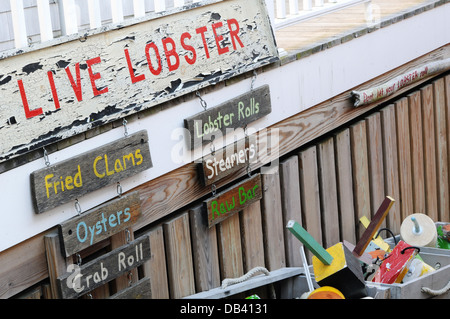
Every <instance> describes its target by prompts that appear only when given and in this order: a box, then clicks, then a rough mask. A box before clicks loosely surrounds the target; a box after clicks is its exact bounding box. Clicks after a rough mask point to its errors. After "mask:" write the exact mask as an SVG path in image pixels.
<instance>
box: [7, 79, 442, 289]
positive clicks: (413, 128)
mask: <svg viewBox="0 0 450 319" xmlns="http://www.w3.org/2000/svg"><path fill="white" fill-rule="evenodd" d="M449 102H450V75H444V76H441V77H440V78H437V79H435V80H433V81H432V82H427V83H424V84H423V85H422V86H421V87H418V88H416V89H415V90H414V91H413V92H409V93H408V94H407V95H405V96H401V97H398V98H397V99H395V100H392V101H389V103H385V104H384V106H383V107H382V108H379V109H375V110H373V111H372V112H369V113H367V114H364V115H363V116H362V117H359V118H356V119H355V120H354V121H351V122H348V123H346V124H345V125H343V126H340V127H338V128H337V129H336V130H333V131H330V132H328V133H326V134H324V135H322V136H319V137H317V138H316V139H314V140H312V141H311V143H309V144H307V145H305V146H303V147H301V148H298V149H295V150H293V151H292V152H289V153H288V154H286V155H284V156H283V157H281V158H280V159H279V160H280V161H279V164H278V165H272V167H271V169H270V170H267V171H266V174H264V175H263V185H264V191H263V198H262V199H261V200H260V201H259V202H256V203H254V204H252V205H251V206H250V207H248V208H246V209H245V210H244V211H241V212H239V213H238V214H235V215H234V216H233V217H231V218H229V219H227V220H225V221H223V222H222V223H220V224H218V225H215V226H213V227H211V228H208V227H207V226H206V221H205V220H204V219H205V216H204V212H203V211H202V208H201V205H200V204H201V202H199V201H196V202H193V203H191V204H189V206H187V207H184V208H182V209H180V210H177V211H176V212H174V213H173V214H171V215H170V216H169V218H168V219H166V220H164V221H157V222H155V223H153V224H152V225H151V229H150V230H146V229H145V228H142V229H141V230H140V231H139V232H137V233H135V235H137V236H142V235H146V234H150V236H151V245H152V247H151V249H152V259H151V260H150V261H148V262H147V263H146V264H145V265H144V266H142V268H143V270H144V271H143V274H144V275H146V276H148V277H150V279H151V281H152V291H153V292H155V294H154V295H153V297H158V298H167V297H170V298H182V297H185V296H188V295H190V294H194V293H197V292H201V291H205V290H208V289H211V288H215V287H218V286H220V283H221V281H222V280H223V279H225V278H230V277H238V276H241V275H242V274H244V273H245V272H247V271H248V270H249V269H251V268H253V267H256V266H264V267H266V268H269V270H276V269H279V268H281V267H285V266H301V262H300V259H299V258H298V255H299V250H298V247H299V246H298V243H297V242H296V241H295V240H294V241H293V240H292V235H291V234H289V233H288V232H286V231H285V225H286V223H287V220H289V219H292V218H294V219H296V220H297V221H299V222H300V223H301V224H302V225H303V226H304V227H305V228H306V229H307V230H308V231H309V232H310V233H311V234H312V235H313V236H314V237H315V238H316V239H317V240H318V241H319V242H321V243H323V245H324V246H325V247H328V246H331V245H333V244H335V243H336V242H337V241H342V240H343V239H347V240H350V241H352V242H355V241H356V240H358V239H359V238H360V234H361V231H360V230H361V227H360V223H359V218H360V217H362V216H367V217H368V218H369V219H370V218H371V217H372V216H373V214H374V213H375V211H376V207H378V206H379V205H380V204H381V202H382V197H384V196H385V195H390V196H392V197H393V198H394V199H395V200H396V201H395V203H394V206H393V207H392V210H391V211H390V213H389V214H388V218H387V219H386V222H385V224H386V225H385V226H386V227H388V228H390V229H392V230H393V231H394V232H395V233H398V230H399V227H400V224H401V222H402V220H403V218H404V217H405V216H407V215H410V214H412V213H416V212H423V213H425V214H427V215H429V216H430V217H432V218H433V219H435V220H436V221H437V220H440V221H447V222H448V221H450V207H449V198H448V194H449V190H448V187H449V186H448V185H449V174H448V169H449V167H450V154H449V149H450V136H449V128H450V121H449V119H450V115H449V114H450V103H449ZM420 110H421V112H420ZM436 114H438V115H436ZM420 119H422V120H420ZM420 123H422V124H421V125H420ZM417 130H420V132H417ZM420 136H422V138H420ZM418 139H419V140H420V141H419V140H418ZM413 151H414V152H417V153H418V154H415V153H414V152H413ZM422 155H423V157H424V160H423V161H421V160H420V158H421V157H422ZM427 166H428V167H427ZM10 260H11V258H10ZM136 279H137V278H136ZM41 291H43V289H41ZM3 294H4V293H3ZM30 294H33V296H36V295H39V293H38V294H36V289H33V290H30ZM106 294H107V295H108V294H109V293H106Z"/></svg>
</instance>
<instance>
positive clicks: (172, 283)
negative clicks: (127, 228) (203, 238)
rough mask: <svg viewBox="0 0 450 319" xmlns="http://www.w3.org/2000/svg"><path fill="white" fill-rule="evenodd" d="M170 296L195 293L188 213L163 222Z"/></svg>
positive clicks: (177, 296) (176, 296) (180, 296)
mask: <svg viewBox="0 0 450 319" xmlns="http://www.w3.org/2000/svg"><path fill="white" fill-rule="evenodd" d="M164 241H165V248H166V253H167V270H168V275H169V287H170V290H169V291H170V297H171V298H174V299H179V298H182V297H185V296H189V295H192V294H194V293H195V279H194V267H193V261H192V249H191V234H190V228H189V215H188V213H183V214H182V215H180V216H178V217H176V218H174V219H172V220H170V221H168V222H166V223H164Z"/></svg>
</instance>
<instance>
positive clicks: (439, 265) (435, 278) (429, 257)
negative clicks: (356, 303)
mask: <svg viewBox="0 0 450 319" xmlns="http://www.w3.org/2000/svg"><path fill="white" fill-rule="evenodd" d="M396 239H397V241H398V240H399V239H400V236H396ZM385 241H386V242H387V243H388V244H389V245H390V246H391V247H393V246H394V240H393V238H388V239H386V240H385ZM419 255H420V257H422V259H423V261H424V262H425V263H427V264H428V265H430V266H432V267H434V268H435V269H437V270H436V271H433V272H431V273H428V274H426V275H423V276H421V277H418V278H416V279H414V280H412V281H410V282H407V283H404V284H380V283H374V282H367V285H368V286H369V287H377V288H381V287H387V288H389V291H390V293H389V296H388V298H390V299H428V298H440V299H450V291H447V292H445V293H443V294H440V295H437V296H434V295H431V294H429V293H426V292H424V291H422V289H423V288H429V289H431V290H434V291H438V290H442V289H443V288H445V287H446V286H447V285H448V283H449V280H450V250H448V249H440V248H431V247H421V248H420V253H419Z"/></svg>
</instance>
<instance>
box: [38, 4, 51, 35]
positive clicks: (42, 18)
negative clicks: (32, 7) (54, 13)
mask: <svg viewBox="0 0 450 319" xmlns="http://www.w3.org/2000/svg"><path fill="white" fill-rule="evenodd" d="M37 9H38V16H39V29H40V31H41V42H45V41H50V40H52V39H53V28H52V19H51V16H50V4H49V2H48V0H37Z"/></svg>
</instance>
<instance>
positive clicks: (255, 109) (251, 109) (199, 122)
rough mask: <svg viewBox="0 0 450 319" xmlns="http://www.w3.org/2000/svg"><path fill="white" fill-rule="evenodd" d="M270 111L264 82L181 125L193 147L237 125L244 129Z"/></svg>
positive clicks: (225, 132) (268, 93)
mask: <svg viewBox="0 0 450 319" xmlns="http://www.w3.org/2000/svg"><path fill="white" fill-rule="evenodd" d="M271 112H272V105H271V102H270V89H269V86H268V85H264V86H262V87H260V88H257V89H255V90H251V91H250V92H247V93H244V94H242V95H239V96H237V97H235V98H233V99H232V100H229V101H226V102H224V103H222V104H220V105H218V106H216V107H213V108H209V109H206V110H205V111H203V112H200V113H198V114H196V115H193V116H191V117H189V118H187V119H185V120H184V125H185V127H186V128H187V129H188V130H189V133H190V140H189V141H188V143H189V145H188V147H189V148H190V149H194V148H195V147H197V146H200V145H203V144H208V143H211V141H212V140H214V139H216V138H219V137H222V136H225V135H226V134H227V133H229V132H232V131H234V130H235V129H237V128H244V127H245V126H246V125H247V124H249V123H251V122H254V121H256V120H258V119H260V118H262V117H263V116H265V115H268V114H270V113H271Z"/></svg>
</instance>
